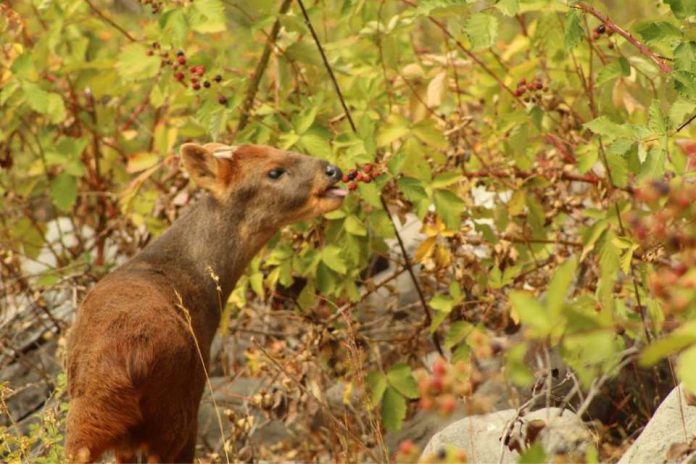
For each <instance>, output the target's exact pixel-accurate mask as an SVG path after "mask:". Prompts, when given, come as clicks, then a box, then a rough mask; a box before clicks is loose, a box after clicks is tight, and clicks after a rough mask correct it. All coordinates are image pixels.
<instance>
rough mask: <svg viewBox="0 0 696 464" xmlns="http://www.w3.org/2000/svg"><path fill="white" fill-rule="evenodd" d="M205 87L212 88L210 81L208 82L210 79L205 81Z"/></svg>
mask: <svg viewBox="0 0 696 464" xmlns="http://www.w3.org/2000/svg"><path fill="white" fill-rule="evenodd" d="M203 87H205V88H206V89H209V88H210V82H208V81H205V82H203Z"/></svg>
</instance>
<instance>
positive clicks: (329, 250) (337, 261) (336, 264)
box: [321, 245, 348, 274]
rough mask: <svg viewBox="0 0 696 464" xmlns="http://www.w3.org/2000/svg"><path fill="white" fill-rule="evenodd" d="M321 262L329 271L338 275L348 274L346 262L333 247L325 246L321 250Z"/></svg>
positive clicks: (339, 250) (339, 251) (338, 250)
mask: <svg viewBox="0 0 696 464" xmlns="http://www.w3.org/2000/svg"><path fill="white" fill-rule="evenodd" d="M321 260H322V262H323V263H324V264H326V266H327V267H328V268H329V269H331V270H333V271H336V272H338V273H339V274H345V273H346V272H348V267H347V266H346V262H345V261H344V259H343V257H342V256H341V249H340V248H339V247H337V246H335V245H327V246H325V247H324V248H323V249H322V250H321Z"/></svg>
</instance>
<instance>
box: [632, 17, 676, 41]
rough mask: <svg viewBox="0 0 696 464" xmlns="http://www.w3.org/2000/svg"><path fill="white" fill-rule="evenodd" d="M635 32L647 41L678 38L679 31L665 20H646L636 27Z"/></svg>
mask: <svg viewBox="0 0 696 464" xmlns="http://www.w3.org/2000/svg"><path fill="white" fill-rule="evenodd" d="M636 32H637V33H638V35H640V36H641V37H642V38H643V40H644V41H646V42H648V43H655V42H663V41H665V42H667V41H672V40H674V39H680V38H681V36H682V33H681V31H680V30H679V28H678V27H676V26H675V25H674V24H672V23H669V22H667V21H647V22H644V23H642V24H639V25H638V26H637V27H636Z"/></svg>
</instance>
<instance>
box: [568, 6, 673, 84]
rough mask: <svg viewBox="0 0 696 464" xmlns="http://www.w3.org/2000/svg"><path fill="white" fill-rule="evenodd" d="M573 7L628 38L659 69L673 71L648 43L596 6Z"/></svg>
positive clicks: (664, 71) (666, 72)
mask: <svg viewBox="0 0 696 464" xmlns="http://www.w3.org/2000/svg"><path fill="white" fill-rule="evenodd" d="M573 8H577V9H579V10H581V11H583V12H584V13H589V14H591V15H592V16H594V17H595V18H597V19H599V20H600V21H602V23H604V26H605V27H606V28H607V29H610V30H613V31H614V32H616V33H617V34H619V35H620V36H621V37H623V38H624V39H626V40H627V41H628V42H629V43H631V44H632V45H633V46H634V47H636V48H637V49H638V51H639V52H640V53H641V54H642V55H644V56H645V57H647V58H649V59H650V60H651V61H652V62H653V63H655V65H656V66H657V67H658V68H659V70H660V71H661V72H663V73H665V74H669V73H671V72H672V67H671V66H670V65H668V64H667V63H665V62H664V61H663V60H662V59H661V58H660V57H659V56H657V55H656V54H655V52H653V51H652V50H650V48H648V46H647V45H645V44H644V43H642V42H640V41H639V40H638V39H636V38H635V37H634V36H633V34H631V33H630V32H628V31H627V30H625V29H623V28H622V27H621V26H619V25H617V24H616V23H615V22H614V21H612V20H611V19H609V17H608V16H605V15H603V14H602V13H601V12H600V11H599V10H597V9H596V8H595V7H593V6H590V5H588V4H586V3H578V4H577V5H575V6H573Z"/></svg>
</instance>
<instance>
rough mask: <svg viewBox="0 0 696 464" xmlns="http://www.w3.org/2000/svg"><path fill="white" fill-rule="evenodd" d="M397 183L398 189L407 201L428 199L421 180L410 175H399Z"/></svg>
mask: <svg viewBox="0 0 696 464" xmlns="http://www.w3.org/2000/svg"><path fill="white" fill-rule="evenodd" d="M398 184H399V190H401V192H402V193H403V194H404V196H405V197H406V198H407V199H408V200H409V201H413V202H417V201H421V200H427V199H428V194H427V193H426V191H425V187H424V186H423V182H421V181H420V180H418V179H413V178H411V177H401V178H400V179H399V180H398Z"/></svg>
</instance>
